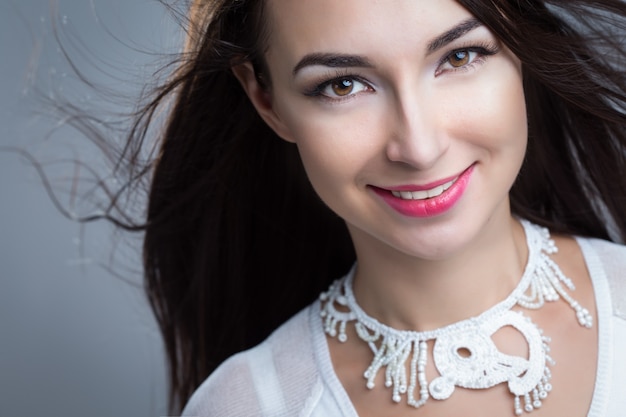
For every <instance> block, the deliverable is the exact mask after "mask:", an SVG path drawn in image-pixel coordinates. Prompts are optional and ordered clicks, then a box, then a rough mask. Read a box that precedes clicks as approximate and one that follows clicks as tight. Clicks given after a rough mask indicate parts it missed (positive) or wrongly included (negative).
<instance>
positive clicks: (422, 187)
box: [379, 168, 469, 191]
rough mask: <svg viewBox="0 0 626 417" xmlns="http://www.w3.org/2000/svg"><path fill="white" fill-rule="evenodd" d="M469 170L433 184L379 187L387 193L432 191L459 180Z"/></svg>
mask: <svg viewBox="0 0 626 417" xmlns="http://www.w3.org/2000/svg"><path fill="white" fill-rule="evenodd" d="M468 169H469V168H466V169H464V170H463V171H461V172H459V173H458V174H456V175H451V176H449V177H446V178H442V179H439V180H436V181H433V182H429V183H427V184H403V185H393V186H388V187H387V186H385V187H379V188H382V189H385V190H388V191H426V190H432V189H433V188H435V187H439V186H440V185H443V184H446V183H448V182H450V181H453V180H456V179H457V178H459V177H460V176H461V175H463V173H464V172H465V171H467V170H468Z"/></svg>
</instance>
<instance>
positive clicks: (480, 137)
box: [444, 71, 528, 160]
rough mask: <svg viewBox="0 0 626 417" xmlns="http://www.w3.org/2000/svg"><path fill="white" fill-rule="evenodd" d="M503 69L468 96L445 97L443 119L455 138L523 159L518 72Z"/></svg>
mask: <svg viewBox="0 0 626 417" xmlns="http://www.w3.org/2000/svg"><path fill="white" fill-rule="evenodd" d="M505 74H507V76H504V75H503V74H502V72H501V73H500V74H499V77H493V76H491V77H485V79H484V81H483V82H481V83H477V84H476V85H474V86H473V87H472V88H471V89H470V90H468V91H465V93H464V94H465V96H466V97H467V99H464V100H457V101H452V100H447V107H448V108H449V109H450V112H449V113H448V112H446V114H445V116H444V117H445V118H446V119H447V120H448V121H450V123H451V125H450V126H451V127H450V130H452V131H453V132H454V137H457V138H459V137H460V138H467V139H468V140H469V141H471V142H474V143H473V144H475V145H479V146H481V147H483V148H485V149H490V150H491V151H493V152H496V153H512V154H513V155H510V156H511V157H515V156H517V158H518V159H520V160H521V159H523V156H524V153H525V149H526V142H527V135H528V126H527V116H526V104H525V99H524V91H523V86H522V81H521V75H520V74H519V73H518V72H517V71H509V72H505Z"/></svg>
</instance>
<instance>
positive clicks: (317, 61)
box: [293, 18, 482, 75]
mask: <svg viewBox="0 0 626 417" xmlns="http://www.w3.org/2000/svg"><path fill="white" fill-rule="evenodd" d="M479 26H482V23H481V22H480V21H479V20H478V19H476V18H469V19H467V20H464V21H462V22H461V23H459V24H458V25H456V26H454V27H453V28H451V29H449V30H448V31H446V32H445V33H443V34H442V35H440V36H437V37H436V38H435V39H433V40H432V41H430V42H429V43H428V46H427V51H428V54H432V53H433V52H436V51H437V50H439V49H441V48H443V47H444V46H446V45H448V44H449V43H451V42H454V41H455V40H457V39H458V38H460V37H462V36H463V35H465V34H466V33H468V32H470V31H472V30H474V29H476V28H477V27H479ZM313 65H321V66H325V67H330V68H348V67H352V68H355V67H361V68H371V67H373V65H372V63H371V62H370V61H368V60H367V59H366V58H365V57H362V56H360V55H350V54H337V53H312V54H308V55H305V56H304V57H303V58H302V59H301V60H300V61H299V62H298V63H297V64H296V66H295V67H294V68H293V75H296V74H297V73H298V71H300V70H301V69H302V68H304V67H308V66H313Z"/></svg>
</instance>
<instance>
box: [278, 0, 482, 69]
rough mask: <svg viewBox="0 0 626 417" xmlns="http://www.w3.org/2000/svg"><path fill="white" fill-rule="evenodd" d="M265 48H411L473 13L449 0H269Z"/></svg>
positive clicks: (297, 51)
mask: <svg viewBox="0 0 626 417" xmlns="http://www.w3.org/2000/svg"><path fill="white" fill-rule="evenodd" d="M266 13H267V22H268V25H269V28H268V29H269V34H270V36H269V39H268V53H270V54H272V53H280V54H286V55H290V56H291V55H293V56H291V58H292V59H297V58H298V57H299V56H302V55H305V54H307V53H311V52H328V51H334V52H346V51H350V52H354V53H367V52H368V50H369V51H376V50H379V51H380V50H381V48H382V49H389V48H391V49H399V48H403V47H407V46H408V47H410V48H414V49H415V50H416V51H417V50H418V49H419V48H420V46H424V45H426V43H427V42H428V40H429V39H430V38H432V37H434V36H437V35H439V34H441V33H442V32H445V31H446V30H447V29H449V28H450V27H452V26H454V25H455V24H458V23H459V22H460V21H462V20H464V19H467V18H469V17H471V14H470V13H469V12H468V11H467V10H465V9H464V8H463V7H462V6H461V5H460V4H458V3H457V2H456V1H453V0H267V8H266Z"/></svg>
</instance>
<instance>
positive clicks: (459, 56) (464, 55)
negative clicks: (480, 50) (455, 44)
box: [448, 50, 470, 68]
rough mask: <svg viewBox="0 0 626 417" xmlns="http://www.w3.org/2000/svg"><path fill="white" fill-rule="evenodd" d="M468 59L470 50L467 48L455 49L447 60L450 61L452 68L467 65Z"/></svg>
mask: <svg viewBox="0 0 626 417" xmlns="http://www.w3.org/2000/svg"><path fill="white" fill-rule="evenodd" d="M469 61H470V51H468V50H461V51H455V52H453V53H452V54H451V55H450V56H449V57H448V62H450V65H452V66H453V67H454V68H460V67H462V66H464V65H467V64H468V63H469Z"/></svg>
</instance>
